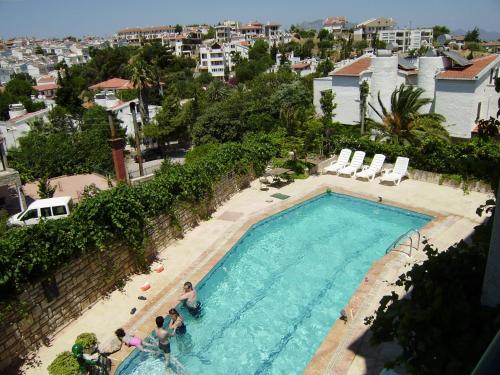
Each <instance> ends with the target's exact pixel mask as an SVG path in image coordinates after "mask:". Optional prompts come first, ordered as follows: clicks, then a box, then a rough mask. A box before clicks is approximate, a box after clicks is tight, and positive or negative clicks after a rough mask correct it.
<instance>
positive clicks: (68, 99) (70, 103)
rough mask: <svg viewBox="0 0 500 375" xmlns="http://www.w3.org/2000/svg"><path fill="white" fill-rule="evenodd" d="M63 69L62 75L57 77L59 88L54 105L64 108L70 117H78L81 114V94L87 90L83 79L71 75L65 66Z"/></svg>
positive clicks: (70, 71)
mask: <svg viewBox="0 0 500 375" xmlns="http://www.w3.org/2000/svg"><path fill="white" fill-rule="evenodd" d="M63 69H64V73H63V74H62V75H61V73H58V75H57V83H58V84H59V88H58V89H57V91H56V104H57V105H60V106H61V107H64V108H66V110H67V111H68V112H69V113H71V114H72V115H75V116H80V115H81V114H82V112H83V107H82V104H83V100H82V98H81V94H82V92H84V91H85V90H86V89H87V87H86V82H85V79H84V78H82V77H81V76H79V75H75V74H73V71H72V70H71V69H70V68H68V67H67V66H64V67H63Z"/></svg>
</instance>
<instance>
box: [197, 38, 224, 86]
mask: <svg viewBox="0 0 500 375" xmlns="http://www.w3.org/2000/svg"><path fill="white" fill-rule="evenodd" d="M224 67H225V59H224V50H223V47H222V45H221V44H219V43H214V44H212V45H211V46H205V45H202V46H201V47H200V64H199V67H198V68H199V70H200V71H206V72H208V73H210V74H212V76H214V77H217V78H224Z"/></svg>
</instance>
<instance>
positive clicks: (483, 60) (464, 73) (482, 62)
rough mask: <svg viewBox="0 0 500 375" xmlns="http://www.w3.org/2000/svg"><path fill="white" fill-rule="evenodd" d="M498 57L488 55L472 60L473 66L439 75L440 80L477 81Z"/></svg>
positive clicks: (454, 69) (446, 71) (449, 70)
mask: <svg viewBox="0 0 500 375" xmlns="http://www.w3.org/2000/svg"><path fill="white" fill-rule="evenodd" d="M497 58H498V55H488V56H483V57H479V58H477V59H474V60H472V65H469V66H466V67H465V68H460V69H458V68H453V69H448V70H445V71H443V72H441V73H439V74H438V76H437V78H438V79H475V78H476V77H477V76H478V75H479V74H480V73H481V72H482V71H483V70H484V69H485V68H486V67H487V66H488V65H490V64H491V63H493V62H494V61H495V60H496V59H497Z"/></svg>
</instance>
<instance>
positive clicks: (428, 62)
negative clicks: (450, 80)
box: [417, 57, 445, 113]
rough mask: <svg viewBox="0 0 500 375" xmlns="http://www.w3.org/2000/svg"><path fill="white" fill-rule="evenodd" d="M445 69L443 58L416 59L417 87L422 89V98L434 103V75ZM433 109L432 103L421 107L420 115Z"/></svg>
mask: <svg viewBox="0 0 500 375" xmlns="http://www.w3.org/2000/svg"><path fill="white" fill-rule="evenodd" d="M444 67H445V58H444V57H420V58H419V59H418V80H417V85H418V87H420V88H422V89H424V93H423V94H422V97H424V98H429V99H432V100H433V101H434V99H435V89H436V78H435V77H436V74H437V73H438V72H440V71H442V70H443V69H444ZM433 109H434V103H430V104H427V105H426V106H424V107H422V113H427V112H429V111H432V110H433Z"/></svg>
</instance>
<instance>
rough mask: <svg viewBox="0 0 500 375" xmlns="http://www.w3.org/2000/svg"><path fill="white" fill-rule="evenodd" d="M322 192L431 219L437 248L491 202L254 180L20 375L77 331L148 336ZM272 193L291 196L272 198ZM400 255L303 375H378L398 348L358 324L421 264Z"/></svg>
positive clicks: (463, 232)
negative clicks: (264, 227) (263, 186)
mask: <svg viewBox="0 0 500 375" xmlns="http://www.w3.org/2000/svg"><path fill="white" fill-rule="evenodd" d="M327 188H329V189H331V190H332V191H333V192H339V193H344V194H348V195H351V196H355V197H361V198H365V199H369V200H372V201H379V200H380V198H381V199H382V203H385V204H391V205H394V206H398V207H402V208H406V209H410V210H413V211H417V212H421V213H425V214H430V215H432V216H434V217H435V219H434V220H433V221H432V222H431V223H429V224H428V225H427V226H426V227H425V228H423V229H422V231H421V232H422V234H423V235H424V236H425V237H427V238H428V239H429V242H431V243H433V244H435V245H436V246H437V247H438V248H439V249H441V250H444V249H446V248H447V247H448V246H450V245H452V244H454V243H456V242H458V241H459V240H460V239H463V238H466V237H467V236H468V235H469V234H470V233H472V230H473V228H474V226H476V225H477V224H478V223H480V222H481V218H479V217H478V216H477V215H476V214H475V211H476V208H477V207H478V206H479V205H481V204H483V203H484V202H485V201H486V199H488V198H490V196H489V195H487V194H483V193H477V192H470V193H469V194H467V195H464V193H463V191H462V190H459V189H454V188H450V187H446V186H440V185H436V184H431V183H426V182H420V181H415V180H405V181H403V182H402V183H401V185H400V186H387V185H382V184H380V183H379V180H378V179H375V181H374V182H366V181H357V180H355V179H350V178H343V177H338V176H332V175H322V176H311V177H309V178H308V179H305V180H297V181H295V182H294V183H291V184H289V185H287V186H284V187H281V188H280V189H275V188H270V189H269V190H268V191H262V190H260V184H259V182H258V180H256V181H253V182H252V184H251V186H250V187H249V188H247V189H245V190H242V191H241V192H239V193H237V194H236V195H234V196H233V197H232V198H231V199H230V200H228V201H227V202H225V203H224V204H223V205H222V206H220V207H219V208H218V210H217V211H216V212H215V213H214V214H213V215H212V219H210V220H208V221H204V222H201V223H200V225H198V226H197V227H195V228H194V229H192V230H190V231H189V232H187V233H186V234H185V236H184V238H183V239H181V240H179V241H177V242H175V243H174V244H172V245H170V246H168V247H165V248H164V249H162V250H161V251H160V253H159V259H158V261H157V262H156V263H155V264H153V265H152V267H151V268H154V267H155V266H156V265H157V264H158V263H161V264H163V265H164V266H165V271H163V272H161V273H155V272H151V273H149V274H141V275H133V276H132V277H130V279H129V280H128V281H127V284H126V285H125V287H124V288H123V289H122V290H116V291H114V292H112V293H111V294H110V295H109V297H107V298H105V299H102V300H100V301H99V302H97V303H96V304H95V305H93V306H92V307H91V308H89V309H88V310H87V311H85V312H84V313H83V314H82V315H81V316H80V317H79V318H78V319H76V320H75V321H73V322H72V323H70V324H69V325H68V326H67V327H65V328H64V329H63V330H62V331H61V332H59V333H58V334H57V335H56V336H55V337H53V338H52V341H51V345H50V346H48V347H47V346H42V347H41V348H40V349H38V351H37V352H35V353H33V356H32V358H33V359H32V361H30V362H29V363H28V364H26V365H25V366H24V368H23V370H24V373H26V374H37V375H38V374H46V368H47V366H48V365H49V364H50V362H51V361H52V360H53V359H54V358H55V357H56V355H57V354H58V353H60V352H62V351H64V350H69V349H70V348H71V345H72V344H73V342H74V339H75V337H76V336H77V335H78V334H80V333H82V332H94V333H96V335H97V337H98V339H99V340H100V341H101V342H104V341H107V340H109V339H111V338H112V337H113V332H114V330H115V329H116V328H118V327H120V326H121V327H123V328H124V329H125V330H126V331H127V332H130V333H134V334H136V335H139V336H141V337H145V336H147V335H148V334H149V333H150V332H151V330H152V329H153V327H154V318H155V317H156V316H157V315H166V313H167V311H168V309H169V308H170V307H173V306H175V305H176V304H177V296H178V295H179V294H180V293H181V286H182V284H183V283H184V281H187V280H189V281H191V282H193V283H195V284H196V283H198V282H199V281H200V280H201V279H202V278H203V277H204V276H205V275H206V274H207V273H208V272H209V271H210V269H211V268H212V267H213V266H214V265H215V264H216V263H217V262H218V261H219V260H220V259H221V258H222V257H223V256H224V255H225V254H226V253H227V251H228V250H230V249H231V247H232V246H233V245H234V244H235V243H236V241H238V239H239V238H240V237H241V236H242V235H243V234H244V233H245V232H246V231H247V230H248V229H249V228H250V227H251V226H252V225H253V224H255V223H256V222H258V221H260V220H262V219H264V218H266V217H268V216H270V215H272V214H274V213H277V212H280V211H282V210H284V209H286V208H289V207H291V206H294V205H295V204H297V203H300V202H302V201H305V200H307V199H309V198H312V197H314V196H316V195H318V194H320V193H323V192H325V191H326V189H327ZM276 192H280V193H282V194H286V195H289V196H290V198H288V199H285V200H280V199H276V198H272V197H271V195H272V194H274V193H276ZM400 250H401V252H398V251H393V252H390V253H389V254H388V255H386V256H385V257H383V258H382V259H381V260H379V261H378V262H376V263H375V264H374V265H373V267H372V268H371V269H370V271H369V272H368V274H367V276H366V279H365V281H364V282H362V283H361V285H360V286H359V287H358V289H357V291H356V292H355V294H354V295H353V296H352V298H351V300H350V302H349V303H348V305H347V307H346V311H347V312H348V322H347V323H344V322H342V321H339V320H338V321H337V322H336V323H335V324H334V325H333V327H332V328H331V331H330V333H329V334H328V335H327V337H326V339H325V341H324V342H323V343H322V345H321V346H320V348H319V349H318V351H317V353H316V355H315V356H314V358H313V359H312V361H311V362H310V363H309V365H308V367H307V368H306V370H305V374H308V375H312V374H318V375H319V374H349V375H356V374H378V373H379V372H380V370H381V368H382V366H383V363H384V361H385V360H387V359H389V358H392V357H394V355H395V353H397V351H398V348H397V346H395V345H385V346H383V347H379V348H376V349H373V348H371V347H369V346H368V345H367V339H368V337H369V332H368V331H367V327H366V326H365V325H364V324H363V320H364V318H365V317H366V316H368V315H371V314H372V313H373V311H374V310H375V309H376V307H377V306H378V302H379V301H380V298H381V296H383V295H385V294H388V293H390V291H391V290H397V289H396V287H395V286H394V285H391V283H392V282H393V281H395V280H396V278H397V276H399V275H400V274H401V273H403V272H404V271H405V270H408V269H409V267H411V265H412V264H414V263H416V262H421V261H422V260H424V259H425V254H423V253H422V252H421V251H413V253H412V256H411V257H408V256H407V255H405V254H404V253H403V252H408V249H407V248H404V247H401V248H400ZM145 282H150V283H151V285H152V288H151V289H150V290H148V291H147V292H141V291H140V289H139V287H140V286H141V285H142V284H143V283H145ZM139 295H145V296H146V297H147V300H146V301H140V300H138V299H137V297H138V296H139ZM132 307H136V308H137V312H136V313H135V314H134V315H131V314H130V310H131V308H132ZM130 352H131V350H130V349H129V348H126V349H122V350H121V351H119V352H118V353H115V354H114V355H111V358H112V359H113V363H114V364H119V363H120V362H121V361H122V360H123V359H124V358H125V357H126V356H127V355H128V354H129V353H130Z"/></svg>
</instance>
